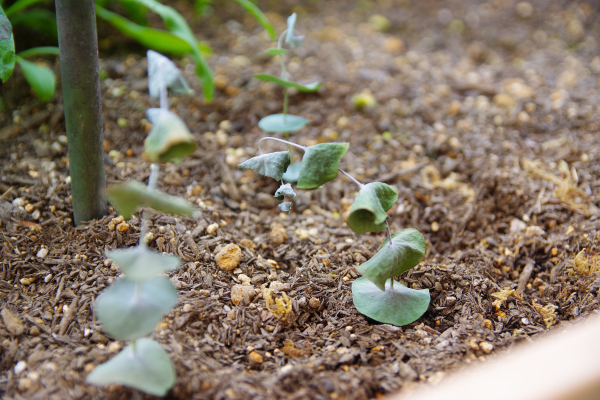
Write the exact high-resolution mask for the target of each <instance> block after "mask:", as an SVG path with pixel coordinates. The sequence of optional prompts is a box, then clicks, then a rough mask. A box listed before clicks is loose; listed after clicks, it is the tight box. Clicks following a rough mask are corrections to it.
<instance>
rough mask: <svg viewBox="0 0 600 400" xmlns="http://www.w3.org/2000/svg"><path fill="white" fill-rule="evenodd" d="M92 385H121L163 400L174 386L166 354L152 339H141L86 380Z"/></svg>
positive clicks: (98, 367) (172, 369)
mask: <svg viewBox="0 0 600 400" xmlns="http://www.w3.org/2000/svg"><path fill="white" fill-rule="evenodd" d="M85 381H86V382H87V383H91V384H92V385H101V386H107V385H115V384H116V385H124V386H128V387H131V388H134V389H137V390H140V391H142V392H145V393H148V394H151V395H154V396H160V397H163V396H165V395H166V394H167V392H168V391H169V389H170V388H172V387H173V385H174V384H175V368H174V367H173V364H172V363H171V359H170V358H169V355H168V354H167V352H166V351H165V350H164V349H163V348H162V346H161V345H160V344H158V343H157V342H155V341H154V340H152V339H147V338H141V339H138V340H136V341H135V344H131V345H129V346H127V347H126V348H125V349H123V350H122V351H121V352H120V353H119V354H117V355H116V356H115V357H114V358H112V359H111V360H109V361H107V362H105V363H104V364H100V365H98V366H97V367H96V368H94V370H93V371H92V372H90V374H89V375H88V376H87V377H86V378H85Z"/></svg>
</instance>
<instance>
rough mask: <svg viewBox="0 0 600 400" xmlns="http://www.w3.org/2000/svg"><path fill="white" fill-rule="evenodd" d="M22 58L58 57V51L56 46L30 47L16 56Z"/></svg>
mask: <svg viewBox="0 0 600 400" xmlns="http://www.w3.org/2000/svg"><path fill="white" fill-rule="evenodd" d="M17 55H18V56H19V57H22V58H29V57H39V56H59V55H60V51H59V49H58V47H56V46H41V47H32V48H31V49H27V50H24V51H22V52H20V53H19V54H17Z"/></svg>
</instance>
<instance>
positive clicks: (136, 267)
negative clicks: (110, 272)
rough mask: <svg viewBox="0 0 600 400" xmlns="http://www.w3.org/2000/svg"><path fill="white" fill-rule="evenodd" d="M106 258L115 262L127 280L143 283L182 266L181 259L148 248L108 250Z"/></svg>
mask: <svg viewBox="0 0 600 400" xmlns="http://www.w3.org/2000/svg"><path fill="white" fill-rule="evenodd" d="M106 257H108V258H110V259H111V260H113V262H114V263H115V264H117V266H118V267H119V268H120V269H121V271H123V273H124V274H125V276H126V277H127V279H131V280H132V281H142V280H145V279H148V278H152V277H153V276H156V275H158V274H162V273H165V272H169V271H174V270H176V269H177V268H178V267H179V266H180V265H181V260H180V259H179V257H177V256H174V255H172V254H161V253H158V252H156V251H153V250H150V249H149V248H147V247H146V246H135V247H129V248H126V249H117V250H107V251H106Z"/></svg>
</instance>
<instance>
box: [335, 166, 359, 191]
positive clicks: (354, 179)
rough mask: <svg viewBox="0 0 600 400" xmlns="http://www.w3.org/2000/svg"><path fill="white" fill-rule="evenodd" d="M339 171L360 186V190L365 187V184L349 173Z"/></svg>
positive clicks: (339, 169)
mask: <svg viewBox="0 0 600 400" xmlns="http://www.w3.org/2000/svg"><path fill="white" fill-rule="evenodd" d="M338 171H340V172H341V173H342V174H344V175H346V176H347V177H348V178H350V180H351V181H352V182H354V183H356V184H357V185H358V187H359V188H361V189H362V188H363V186H365V185H364V184H363V183H361V182H360V181H359V180H358V179H356V178H355V177H353V176H352V175H350V174H349V173H347V172H346V171H344V170H343V169H341V168H338Z"/></svg>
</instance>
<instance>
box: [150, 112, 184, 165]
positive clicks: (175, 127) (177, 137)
mask: <svg viewBox="0 0 600 400" xmlns="http://www.w3.org/2000/svg"><path fill="white" fill-rule="evenodd" d="M146 116H147V117H148V121H150V122H151V123H152V130H150V133H148V137H147V138H146V140H145V141H144V150H145V152H146V155H148V157H149V158H150V160H152V161H161V162H166V161H175V162H178V161H180V160H181V159H182V158H183V157H184V156H186V155H188V154H190V153H192V152H193V151H194V150H195V149H196V144H195V143H194V138H193V137H192V134H191V133H190V131H189V129H188V127H187V126H186V124H185V122H183V120H182V119H181V118H179V117H178V116H177V114H175V113H172V112H171V111H169V110H165V109H162V108H150V109H148V110H147V111H146Z"/></svg>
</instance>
